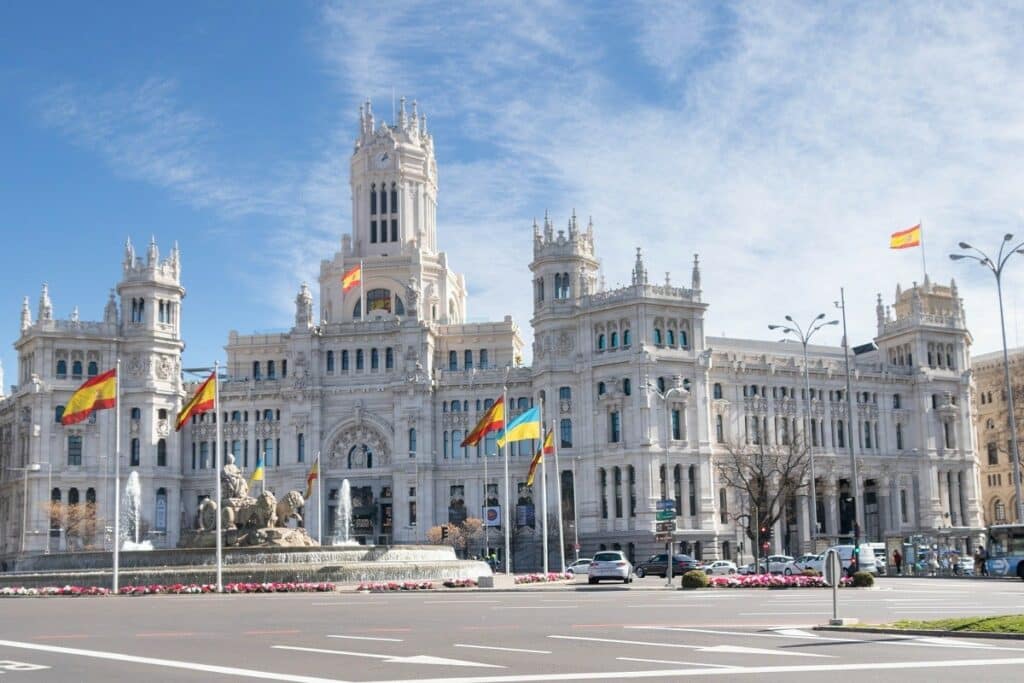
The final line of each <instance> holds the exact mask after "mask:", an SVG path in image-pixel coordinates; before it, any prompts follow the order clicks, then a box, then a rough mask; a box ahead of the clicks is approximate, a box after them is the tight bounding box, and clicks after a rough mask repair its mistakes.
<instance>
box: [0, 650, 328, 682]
mask: <svg viewBox="0 0 1024 683" xmlns="http://www.w3.org/2000/svg"><path fill="white" fill-rule="evenodd" d="M0 647H13V648H20V649H23V650H35V651H37V652H53V653H56V654H62V655H74V656H77V657H90V658H92V659H106V660H112V661H115V662H128V663H131V664H148V665H150V666H162V667H165V668H169V669H185V670H187V671H204V672H206V673H214V674H223V675H225V676H241V677H243V678H260V679H266V680H270V681H287V683H345V682H344V681H341V680H339V679H333V678H320V677H318V676H300V675H297V674H285V673H275V672H272V671H257V670H256V669H240V668H237V667H233V666H220V665H217V664H201V663H199V662H184V661H179V660H175V659H160V658H157V657H140V656H138V655H127V654H122V653H120V652H103V651H101V650H82V649H80V648H75V647H61V646H59V645H42V644H40V643H22V642H18V641H15V640H0Z"/></svg>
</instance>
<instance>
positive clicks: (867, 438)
mask: <svg viewBox="0 0 1024 683" xmlns="http://www.w3.org/2000/svg"><path fill="white" fill-rule="evenodd" d="M864 448H871V423H870V422H868V421H865V422H864Z"/></svg>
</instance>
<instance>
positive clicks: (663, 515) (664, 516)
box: [656, 510, 676, 522]
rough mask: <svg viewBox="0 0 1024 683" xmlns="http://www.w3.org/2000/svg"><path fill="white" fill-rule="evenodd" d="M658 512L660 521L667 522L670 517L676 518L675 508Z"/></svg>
mask: <svg viewBox="0 0 1024 683" xmlns="http://www.w3.org/2000/svg"><path fill="white" fill-rule="evenodd" d="M656 514H657V519H658V521H659V522H667V521H669V520H670V519H675V518H676V511H675V510H658V512H657V513H656Z"/></svg>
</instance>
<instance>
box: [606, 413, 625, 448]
mask: <svg viewBox="0 0 1024 683" xmlns="http://www.w3.org/2000/svg"><path fill="white" fill-rule="evenodd" d="M621 438H622V426H621V423H620V421H619V413H618V411H617V410H613V411H612V412H610V413H609V414H608V441H609V443H618V442H619V440H620V439H621Z"/></svg>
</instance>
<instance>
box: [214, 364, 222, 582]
mask: <svg viewBox="0 0 1024 683" xmlns="http://www.w3.org/2000/svg"><path fill="white" fill-rule="evenodd" d="M218 375H220V361H214V363H213V421H214V423H215V424H216V425H217V430H216V437H215V438H216V439H217V440H216V442H215V443H214V444H213V460H214V462H215V463H216V467H214V468H213V469H214V471H215V472H216V473H217V592H218V593H223V592H224V541H223V539H221V528H220V519H221V517H222V516H223V515H222V511H223V505H224V503H223V501H222V500H221V486H220V470H221V467H222V466H223V462H222V461H223V460H224V458H223V454H222V453H221V452H220V451H221V446H220V439H221V427H222V425H221V419H220V418H221V415H220V377H219V376H218Z"/></svg>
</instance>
